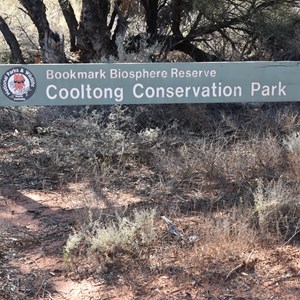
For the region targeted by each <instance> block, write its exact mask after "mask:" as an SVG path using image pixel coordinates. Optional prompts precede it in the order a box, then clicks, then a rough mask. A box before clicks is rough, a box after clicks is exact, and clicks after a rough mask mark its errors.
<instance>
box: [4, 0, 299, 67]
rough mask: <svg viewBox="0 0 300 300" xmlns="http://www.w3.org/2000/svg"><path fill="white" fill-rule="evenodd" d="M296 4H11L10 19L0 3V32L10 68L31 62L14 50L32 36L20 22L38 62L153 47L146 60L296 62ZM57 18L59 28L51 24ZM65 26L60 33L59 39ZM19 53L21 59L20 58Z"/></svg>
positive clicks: (154, 0) (62, 0) (228, 0)
mask: <svg viewBox="0 0 300 300" xmlns="http://www.w3.org/2000/svg"><path fill="white" fill-rule="evenodd" d="M3 2H4V4H5V2H6V4H9V5H11V4H10V3H9V1H3ZM298 2H299V1H290V0H286V1H282V0H278V1H274V0H264V1H262V0H247V1H240V0H234V1H233V0H210V1H208V0H130V1H128V0H126V1H125V0H58V1H57V4H56V2H54V1H51V2H50V1H46V0H45V1H43V0H19V3H20V4H21V5H20V6H19V8H16V9H15V11H14V12H13V13H10V14H8V13H6V12H5V11H4V9H3V8H4V4H2V5H3V6H2V7H1V8H2V10H1V12H0V16H1V19H0V30H1V32H2V34H3V35H4V38H5V41H6V43H7V44H8V45H9V46H10V49H11V62H22V59H23V58H22V55H23V56H24V57H28V58H27V61H30V59H32V57H31V56H32V55H28V53H29V54H30V52H33V51H31V50H32V49H22V46H23V44H24V43H26V38H27V39H28V38H30V37H32V32H30V30H29V29H28V28H24V27H22V26H23V24H24V22H22V20H21V18H23V19H26V18H27V19H28V17H30V20H31V22H32V23H33V24H34V26H35V28H36V31H37V33H38V39H37V41H33V43H34V44H35V47H34V48H35V49H34V50H35V51H36V49H37V48H38V47H40V49H41V54H42V60H43V62H45V63H55V62H66V61H67V60H69V59H70V57H72V53H76V55H77V60H78V61H81V62H89V61H91V60H99V59H100V58H103V57H106V58H107V57H109V56H115V57H118V55H119V51H118V49H119V47H120V44H121V45H122V47H123V48H124V51H125V52H126V53H137V52H139V51H140V50H141V48H145V47H149V48H151V46H153V45H157V44H158V45H159V46H160V51H159V52H158V53H152V54H149V58H151V59H152V60H165V59H170V56H169V54H170V53H171V52H172V51H175V50H176V51H179V52H181V53H184V54H186V55H187V56H188V57H190V59H192V60H195V61H214V60H254V59H255V60H260V59H267V60H269V59H275V60H298V59H299V53H300V50H299V49H300V48H299V45H300V34H299V29H300V26H299V22H300V18H299V10H298V6H299V4H298ZM53 11H56V14H52V12H53ZM59 14H61V15H63V18H64V21H65V23H64V22H62V21H58V18H59V17H58V16H59ZM57 21H58V22H57ZM63 23H64V24H63ZM14 24H17V25H18V26H17V27H18V28H19V31H20V30H22V36H21V35H20V34H19V33H20V32H19V33H18V30H16V28H15V26H14ZM59 25H60V26H59ZM66 25H67V28H68V31H67V32H65V35H63V27H66ZM13 31H15V32H16V33H15V36H17V39H15V37H14V34H13ZM17 40H18V41H19V43H18V42H17ZM18 44H20V45H21V47H20V46H18ZM20 49H22V50H23V52H24V51H26V52H28V53H26V55H25V54H24V53H23V54H22V52H21V51H20ZM65 53H66V54H67V56H66V54H65Z"/></svg>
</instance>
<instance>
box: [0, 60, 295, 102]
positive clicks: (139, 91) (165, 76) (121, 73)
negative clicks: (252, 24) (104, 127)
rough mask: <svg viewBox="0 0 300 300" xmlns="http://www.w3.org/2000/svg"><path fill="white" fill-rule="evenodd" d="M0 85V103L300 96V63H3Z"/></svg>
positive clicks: (281, 98) (254, 99) (273, 99)
mask: <svg viewBox="0 0 300 300" xmlns="http://www.w3.org/2000/svg"><path fill="white" fill-rule="evenodd" d="M0 84H1V86H0V106H19V105H104V104H117V103H118V104H167V103H234V102H283V101H299V100H300V99H299V98H300V65H299V62H214V63H139V64H57V65H52V64H39V65H0Z"/></svg>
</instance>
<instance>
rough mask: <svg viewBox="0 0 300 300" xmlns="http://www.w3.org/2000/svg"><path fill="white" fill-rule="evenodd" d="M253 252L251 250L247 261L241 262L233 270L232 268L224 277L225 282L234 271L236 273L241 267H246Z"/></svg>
mask: <svg viewBox="0 0 300 300" xmlns="http://www.w3.org/2000/svg"><path fill="white" fill-rule="evenodd" d="M253 252H254V250H252V251H251V252H250V254H249V255H248V257H247V259H246V260H245V261H243V262H242V263H241V264H239V265H238V266H236V267H235V268H233V269H232V270H231V271H230V272H229V273H228V274H227V276H226V277H225V281H227V280H228V279H229V278H230V276H231V275H232V274H233V273H235V272H236V271H238V270H239V269H241V268H243V267H247V265H248V263H249V260H250V257H251V255H252V254H253Z"/></svg>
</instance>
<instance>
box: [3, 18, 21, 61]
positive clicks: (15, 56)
mask: <svg viewBox="0 0 300 300" xmlns="http://www.w3.org/2000/svg"><path fill="white" fill-rule="evenodd" d="M0 31H1V32H2V34H3V36H4V38H5V40H6V42H7V44H8V46H9V48H10V52H11V59H10V62H11V63H13V64H20V63H21V64H23V63H24V58H23V55H22V51H21V48H20V45H19V42H18V41H17V39H16V37H15V35H14V33H13V32H12V31H11V30H10V29H9V27H8V25H7V23H6V22H5V20H4V19H3V18H2V17H1V16H0Z"/></svg>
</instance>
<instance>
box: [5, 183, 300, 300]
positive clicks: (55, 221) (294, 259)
mask: <svg viewBox="0 0 300 300" xmlns="http://www.w3.org/2000/svg"><path fill="white" fill-rule="evenodd" d="M87 193H88V186H87V185H84V184H73V185H72V186H69V189H68V191H67V192H63V193H59V192H51V193H49V192H43V191H40V192H39V191H32V190H29V189H27V190H26V189H22V190H21V191H19V190H18V189H16V188H15V187H13V186H6V187H2V188H1V198H0V201H1V202H0V205H1V207H0V217H1V224H0V228H1V231H2V241H1V242H2V245H3V246H4V247H3V248H2V249H3V250H2V251H0V261H1V267H0V288H1V292H0V295H2V297H3V299H84V300H87V299H103V300H104V299H211V300H212V299H231V300H234V299H236V300H237V299H240V300H241V299H290V300H292V299H299V296H300V248H299V245H296V244H292V243H291V244H288V245H281V246H278V245H277V246H275V247H274V248H261V249H255V250H254V251H253V253H251V255H252V256H253V257H252V259H251V262H252V263H251V264H252V265H250V264H247V263H245V262H244V263H243V262H242V263H241V262H238V261H236V262H231V266H232V265H235V266H236V267H235V268H232V269H231V270H230V272H226V273H224V274H221V273H222V272H218V262H217V261H216V262H215V263H213V262H212V261H210V262H208V263H209V266H210V270H208V271H207V274H206V278H205V276H203V274H202V275H201V276H202V277H203V278H201V277H199V276H197V274H194V275H195V276H192V275H191V274H189V275H188V276H184V274H186V275H187V272H188V271H187V270H176V268H175V267H174V268H173V269H171V268H170V269H169V270H168V272H165V273H162V274H155V275H153V276H150V275H149V276H148V275H147V274H144V275H141V274H140V275H138V276H140V278H135V279H134V280H133V279H132V278H130V276H129V274H127V275H126V274H120V275H118V280H117V281H116V282H114V283H112V282H110V281H109V280H105V279H103V278H101V277H95V276H90V277H85V278H80V277H78V276H75V275H74V273H73V272H71V271H70V270H68V268H66V265H65V263H64V259H63V247H64V245H65V243H66V239H67V237H68V235H69V233H70V232H71V229H72V227H73V226H74V225H75V224H76V219H75V218H76V216H78V212H77V213H76V214H75V213H74V212H75V211H76V210H78V209H80V207H79V206H78V205H79V203H76V201H74V200H73V199H79V198H80V197H87ZM109 196H110V204H111V203H114V201H115V204H116V205H117V204H118V201H120V197H119V195H112V194H109ZM123 197H124V199H122V200H123V201H124V200H125V198H126V199H127V201H128V203H129V202H130V199H131V198H130V197H129V195H127V196H126V195H123ZM133 200H134V201H136V200H137V199H133ZM103 205H105V204H103ZM188 221H189V220H186V222H188ZM190 222H192V220H190ZM4 249H6V251H5V250H4ZM212 259H213V258H212ZM224 264H226V261H225V262H224ZM212 266H213V268H212ZM219 267H220V266H219ZM203 268H206V266H203ZM223 269H224V268H223V266H222V267H221V268H220V270H223ZM227 270H228V269H227ZM193 272H195V270H193ZM137 274H138V273H137ZM199 274H200V273H199ZM222 277H223V278H222Z"/></svg>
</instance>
